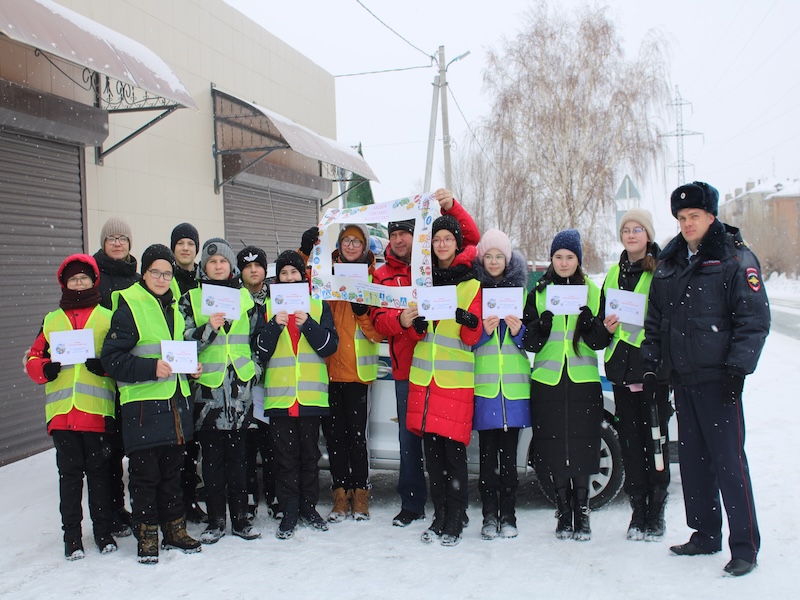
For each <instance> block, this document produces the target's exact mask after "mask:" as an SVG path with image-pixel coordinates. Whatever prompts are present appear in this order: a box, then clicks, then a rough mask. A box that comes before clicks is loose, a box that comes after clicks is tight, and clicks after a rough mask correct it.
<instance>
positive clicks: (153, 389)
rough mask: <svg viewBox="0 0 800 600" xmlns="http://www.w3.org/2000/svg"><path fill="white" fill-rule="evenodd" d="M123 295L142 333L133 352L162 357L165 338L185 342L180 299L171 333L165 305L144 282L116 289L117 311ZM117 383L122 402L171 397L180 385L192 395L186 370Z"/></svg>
mask: <svg viewBox="0 0 800 600" xmlns="http://www.w3.org/2000/svg"><path fill="white" fill-rule="evenodd" d="M119 296H122V297H123V298H125V302H127V303H128V306H129V307H130V309H131V314H132V315H133V320H134V322H135V323H136V330H137V332H138V334H139V341H138V342H136V345H135V346H134V347H133V349H131V354H132V355H134V356H138V357H140V358H155V359H160V358H161V341H162V340H174V341H183V330H184V329H185V321H184V319H183V315H182V314H181V312H180V311H179V310H178V302H177V301H175V302H173V303H172V310H173V328H172V331H171V332H170V330H169V329H168V328H167V320H166V319H165V318H164V313H163V312H162V310H161V304H160V303H159V302H158V300H156V298H155V296H153V295H152V294H151V293H150V292H148V291H147V290H146V289H144V288H143V287H142V286H141V285H138V284H136V285H132V286H131V287H129V288H127V289H125V290H120V291H116V292H113V293H112V294H111V306H112V309H113V310H116V309H117V306H118V305H119ZM117 385H118V386H119V401H120V404H127V403H128V402H141V401H143V400H168V399H169V398H172V396H174V395H175V391H176V390H177V388H178V385H180V389H181V394H182V395H183V396H184V397H188V396H189V384H188V382H187V381H186V375H184V374H183V373H173V374H172V375H170V376H169V377H167V378H165V379H156V380H154V381H142V382H139V383H128V382H123V381H117Z"/></svg>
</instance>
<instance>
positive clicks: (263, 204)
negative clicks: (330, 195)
mask: <svg viewBox="0 0 800 600" xmlns="http://www.w3.org/2000/svg"><path fill="white" fill-rule="evenodd" d="M224 198H225V200H224V201H225V239H227V240H228V241H229V242H230V243H231V246H233V249H234V251H235V252H238V251H239V250H241V249H242V248H243V247H244V245H251V244H252V245H254V246H258V247H260V248H263V249H264V250H266V252H267V261H269V262H275V259H276V258H277V256H278V254H279V253H280V252H282V251H283V250H297V249H298V248H299V247H300V239H301V237H302V236H303V232H304V231H305V230H306V229H308V228H309V227H313V226H314V225H315V224H316V223H318V222H319V219H318V216H317V214H318V213H317V203H318V200H317V199H315V198H302V197H300V196H292V195H289V194H286V193H283V192H276V191H274V190H267V189H266V188H259V187H255V186H248V185H240V184H237V185H226V186H225V187H224Z"/></svg>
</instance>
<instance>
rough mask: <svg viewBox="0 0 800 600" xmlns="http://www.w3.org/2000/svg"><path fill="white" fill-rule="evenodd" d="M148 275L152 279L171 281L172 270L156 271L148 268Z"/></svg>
mask: <svg viewBox="0 0 800 600" xmlns="http://www.w3.org/2000/svg"><path fill="white" fill-rule="evenodd" d="M147 272H148V273H150V277H152V278H153V279H163V280H164V281H172V271H156V270H155V269H148V270H147Z"/></svg>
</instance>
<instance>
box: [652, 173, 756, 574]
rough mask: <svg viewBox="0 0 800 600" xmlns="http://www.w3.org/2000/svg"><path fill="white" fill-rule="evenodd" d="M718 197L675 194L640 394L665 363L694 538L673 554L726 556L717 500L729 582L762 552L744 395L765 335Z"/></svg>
mask: <svg viewBox="0 0 800 600" xmlns="http://www.w3.org/2000/svg"><path fill="white" fill-rule="evenodd" d="M718 202H719V193H718V192H717V190H716V189H714V188H713V187H712V186H710V185H708V184H707V183H703V182H699V181H695V182H692V183H689V184H686V185H682V186H681V187H679V188H677V189H676V190H675V191H674V192H672V197H671V205H672V214H673V216H675V218H677V219H678V223H679V225H680V228H681V233H680V234H679V235H677V236H676V237H675V238H674V239H673V240H672V241H671V242H670V243H669V244H668V245H667V246H666V248H665V249H664V251H663V252H662V253H661V254H660V255H659V264H658V266H657V268H656V271H655V273H654V276H653V283H652V286H651V288H650V301H649V306H648V311H647V319H646V321H645V332H646V338H645V340H644V342H643V343H642V356H643V359H644V365H645V371H646V373H645V376H644V391H645V395H646V396H647V397H652V394H654V393H655V390H656V387H657V382H656V376H655V372H656V371H657V368H658V367H659V365H660V364H661V363H662V362H664V363H665V366H666V367H667V368H668V369H670V373H671V381H672V385H673V387H674V390H675V403H676V408H677V413H678V428H679V434H680V441H681V446H680V468H681V482H682V484H683V498H684V504H685V506H686V522H687V524H688V525H689V527H690V528H692V529H694V530H695V531H694V533H692V536H691V538H690V540H689V541H688V542H686V543H685V544H680V545H677V546H672V547H671V548H670V550H671V552H672V553H673V554H677V555H680V556H694V555H699V554H713V553H716V552H719V551H720V550H721V549H722V532H721V528H722V512H721V506H720V501H719V495H720V492H721V493H722V500H723V502H724V504H725V511H726V514H727V517H728V525H729V529H730V538H729V546H730V550H731V560H730V561H729V562H728V564H726V565H725V569H724V570H725V572H726V573H727V574H729V575H734V576H739V575H746V574H747V573H749V572H750V571H752V570H753V568H755V566H756V556H757V554H758V550H759V546H760V537H759V532H758V524H757V522H756V513H755V504H754V501H753V490H752V486H751V484H750V474H749V469H748V466H747V457H746V456H745V452H744V415H743V411H742V387H743V386H744V380H745V376H746V375H749V374H750V373H752V372H753V371H754V370H755V368H756V364H757V363H758V358H759V356H760V355H761V350H762V348H763V347H764V340H765V339H766V337H767V334H768V333H769V326H770V311H769V302H768V300H767V294H766V291H765V290H764V285H763V282H762V280H761V268H760V265H759V263H758V259H757V258H756V256H755V255H754V254H753V252H752V251H751V250H750V249H749V248H747V247H746V246H745V244H744V242H743V241H742V238H741V236H740V234H739V231H738V229H736V228H735V227H731V226H729V225H725V224H723V223H722V222H720V221H719V220H718V219H717V218H716V215H717V204H718Z"/></svg>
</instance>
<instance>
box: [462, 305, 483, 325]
mask: <svg viewBox="0 0 800 600" xmlns="http://www.w3.org/2000/svg"><path fill="white" fill-rule="evenodd" d="M456 323H458V324H459V325H463V326H464V327H468V328H469V329H475V328H476V327H477V326H478V325H480V323H481V322H480V320H478V317H476V316H475V315H473V314H472V313H471V312H469V311H468V310H464V309H463V308H457V309H456Z"/></svg>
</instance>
